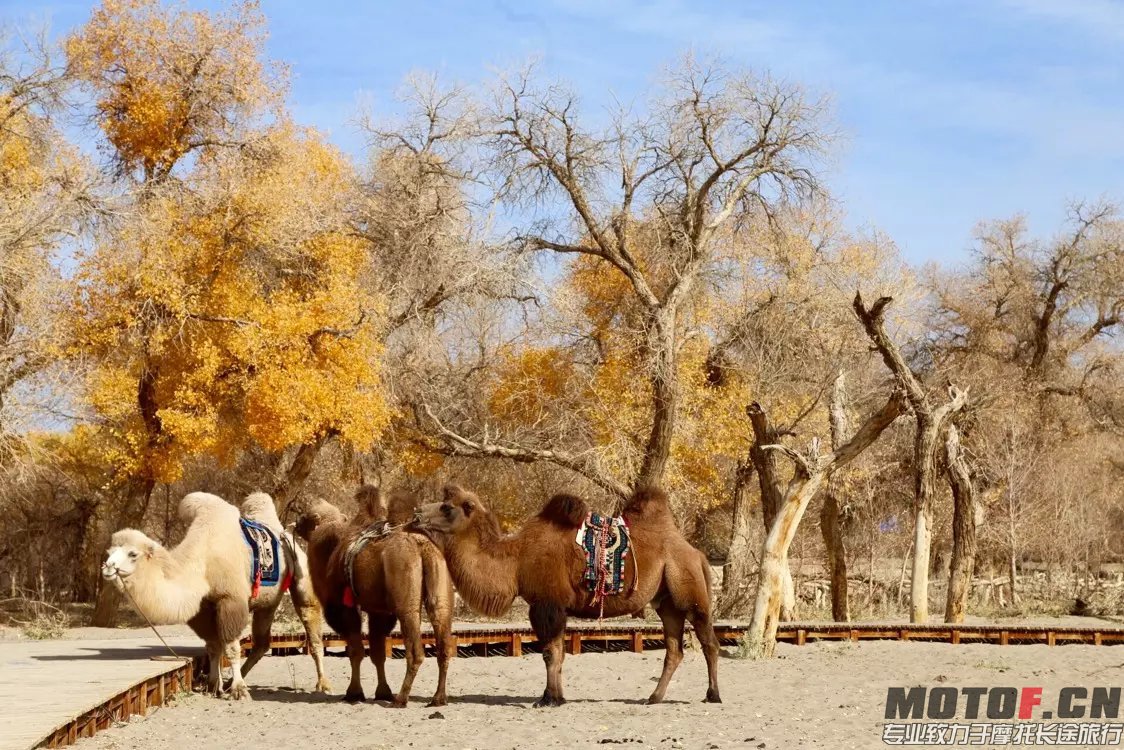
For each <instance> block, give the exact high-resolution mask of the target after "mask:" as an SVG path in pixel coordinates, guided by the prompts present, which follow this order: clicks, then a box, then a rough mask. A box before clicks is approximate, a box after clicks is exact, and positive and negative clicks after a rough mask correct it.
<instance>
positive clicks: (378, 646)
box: [367, 612, 396, 701]
mask: <svg viewBox="0 0 1124 750" xmlns="http://www.w3.org/2000/svg"><path fill="white" fill-rule="evenodd" d="M395 620H396V618H395V616H394V615H387V614H376V613H374V612H372V613H371V614H370V616H369V617H368V618H367V622H368V626H367V627H368V632H369V633H370V639H371V662H373V663H374V665H375V672H377V673H378V676H379V686H378V687H377V688H375V700H377V701H389V700H394V693H392V692H391V691H390V683H389V682H387V681H386V638H387V636H388V635H390V631H391V630H394V623H395Z"/></svg>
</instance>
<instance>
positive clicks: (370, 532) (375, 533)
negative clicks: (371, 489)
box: [343, 521, 393, 607]
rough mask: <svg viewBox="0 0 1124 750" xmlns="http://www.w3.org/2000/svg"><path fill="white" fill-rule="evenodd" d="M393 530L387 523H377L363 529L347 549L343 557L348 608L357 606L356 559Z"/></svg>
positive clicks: (345, 597) (344, 601) (345, 602)
mask: <svg viewBox="0 0 1124 750" xmlns="http://www.w3.org/2000/svg"><path fill="white" fill-rule="evenodd" d="M391 531H393V529H391V528H390V523H389V522H387V521H375V522H374V523H373V524H371V525H370V526H368V527H367V528H365V529H363V533H361V534H360V535H359V536H357V537H355V541H354V542H352V543H351V544H350V545H348V547H347V552H346V553H345V554H344V556H343V566H344V572H346V573H347V588H346V589H345V590H344V592H343V603H344V604H345V605H346V606H348V607H354V606H356V602H355V558H356V557H358V556H359V553H360V552H362V551H363V548H364V547H366V546H367V545H368V544H370V543H371V542H375V541H378V540H379V539H382V538H383V537H384V536H386V535H387V534H389V533H390V532H391Z"/></svg>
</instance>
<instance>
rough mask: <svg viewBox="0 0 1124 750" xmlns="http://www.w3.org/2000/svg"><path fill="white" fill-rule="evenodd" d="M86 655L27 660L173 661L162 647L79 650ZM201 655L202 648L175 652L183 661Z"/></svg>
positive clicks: (39, 657) (43, 656)
mask: <svg viewBox="0 0 1124 750" xmlns="http://www.w3.org/2000/svg"><path fill="white" fill-rule="evenodd" d="M79 650H80V651H84V652H86V653H78V654H74V653H70V654H41V655H35V656H30V657H28V658H31V659H36V660H38V661H84V660H92V661H115V660H117V661H119V660H123V659H134V660H135V659H152V658H153V657H156V656H161V657H165V658H166V659H168V660H169V661H174V658H173V657H172V655H171V654H169V653H168V649H166V648H164V647H163V646H128V647H121V648H105V647H83V648H81V649H79ZM202 653H203V649H202V648H197V647H189V648H181V649H177V650H176V654H178V656H179V657H181V658H184V659H190V658H192V657H195V656H199V655H201V654H202Z"/></svg>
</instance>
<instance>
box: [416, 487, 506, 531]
mask: <svg viewBox="0 0 1124 750" xmlns="http://www.w3.org/2000/svg"><path fill="white" fill-rule="evenodd" d="M490 518H491V513H490V512H489V510H488V508H487V507H486V506H485V505H484V503H482V502H481V501H480V498H478V497H477V496H476V495H474V494H472V493H471V492H469V491H468V490H465V489H462V488H460V487H458V486H457V485H455V484H447V485H445V489H444V497H443V499H442V500H441V502H438V503H426V504H425V505H421V506H418V509H417V510H416V511H415V512H414V525H415V526H416V527H417V528H419V529H421V530H422V531H424V532H426V533H427V534H428V535H430V536H442V535H449V536H455V535H457V534H459V533H461V532H462V531H464V530H466V529H468V528H470V527H471V526H473V525H475V524H476V523H477V522H478V521H482V520H485V519H490Z"/></svg>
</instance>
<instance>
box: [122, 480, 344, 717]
mask: <svg viewBox="0 0 1124 750" xmlns="http://www.w3.org/2000/svg"><path fill="white" fill-rule="evenodd" d="M179 515H180V518H181V519H182V520H183V521H185V522H186V523H188V524H189V525H188V529H187V533H186V534H185V535H184V538H183V540H182V541H181V542H180V543H179V544H178V545H176V547H174V548H173V549H170V550H169V549H165V548H164V547H163V546H161V544H160V543H159V542H157V541H155V540H153V539H150V538H149V537H148V536H146V535H145V534H143V533H141V532H140V531H137V530H136V529H122V530H121V531H118V532H117V533H115V534H114V535H113V538H112V540H111V542H110V547H109V553H108V556H107V557H106V561H105V563H104V564H103V565H102V576H103V577H104V578H105V579H107V580H108V581H110V582H111V583H112V584H113V585H114V586H116V587H117V588H118V589H120V590H121V591H123V592H124V593H125V594H127V596H126V599H128V600H129V601H130V602H131V603H132V604H133V606H134V607H135V608H136V609H138V610H139V611H140V613H141V614H142V615H143V616H144V617H146V618H147V619H148V620H149V621H151V622H152V623H153V624H154V625H173V624H180V623H187V624H188V625H189V626H190V627H191V629H192V630H193V631H194V632H195V634H196V635H198V636H199V637H200V638H202V639H203V641H204V643H206V645H207V657H208V661H209V663H210V673H209V676H208V690H209V691H210V692H212V693H214V694H215V695H221V694H222V671H221V665H222V657H223V656H224V655H225V656H226V658H227V659H229V660H230V664H231V667H232V673H233V680H232V682H231V685H230V696H231V697H232V698H234V699H240V698H248V697H249V695H250V691H249V688H248V687H247V686H246V682H245V679H244V678H245V676H246V674H248V673H249V671H250V669H252V668H253V666H254V664H256V663H257V662H258V660H259V659H261V657H262V655H263V654H264V653H265V652H266V650H267V649H268V648H269V636H270V627H271V626H272V624H273V617H274V615H275V614H276V612H277V607H278V606H279V605H280V603H281V598H282V594H283V592H282V586H280V585H274V586H262V587H260V590H259V591H258V593H257V596H256V597H255V596H253V589H254V585H253V580H252V572H251V571H252V569H253V555H252V553H251V551H250V547H249V545H247V544H246V542H245V540H244V538H243V535H242V529H241V526H240V524H239V520H238V519H239V512H238V509H237V508H235V507H234V506H233V505H231V504H230V503H228V502H226V501H225V500H223V499H222V498H221V497H218V496H216V495H211V494H208V493H206V492H192V493H191V494H189V495H187V496H185V497H184V498H183V500H181V501H180V506H179ZM242 515H243V516H245V517H246V518H247V519H250V520H253V521H257V522H258V523H260V524H262V525H264V526H266V527H268V528H269V529H270V530H271V531H272V532H274V533H275V534H276V535H277V536H278V539H279V540H280V547H281V550H282V554H279V555H278V563H279V565H280V566H281V569H280V580H285V578H286V576H287V575H288V574H290V573H291V574H292V579H291V585H290V587H289V594H290V596H291V597H292V599H293V606H294V608H295V609H296V611H297V614H298V616H299V617H300V619H301V622H302V623H303V624H304V629H305V632H306V633H307V634H308V641H309V651H310V653H311V654H312V659H313V661H314V662H315V664H316V689H317V690H319V691H322V692H327V691H328V690H330V686H329V684H328V679H327V677H326V676H325V675H324V665H323V653H324V648H323V643H322V640H321V612H320V605H319V602H317V601H316V597H315V596H314V595H313V593H312V581H311V579H310V577H309V575H308V561H307V558H306V557H305V554H304V552H303V551H302V550H301V549H300V548H299V547H298V546H297V545H296V544H295V543H294V542H293V538H292V536H291V535H290V534H288V533H287V532H286V531H285V530H284V529H283V528H282V526H281V521H280V520H279V519H278V517H277V511H276V510H275V509H274V507H273V500H272V499H271V498H270V497H269V495H266V494H264V493H260V492H259V493H254V494H252V495H250V496H249V497H247V498H246V499H245V500H244V501H243V503H242ZM251 613H252V614H253V627H252V634H253V642H254V645H253V650H252V651H251V652H250V653H249V655H248V656H247V658H246V660H245V661H244V662H243V661H242V650H241V646H240V645H239V640H240V639H241V636H242V632H243V631H244V630H245V629H246V625H247V624H248V623H249V621H250V615H251Z"/></svg>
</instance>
